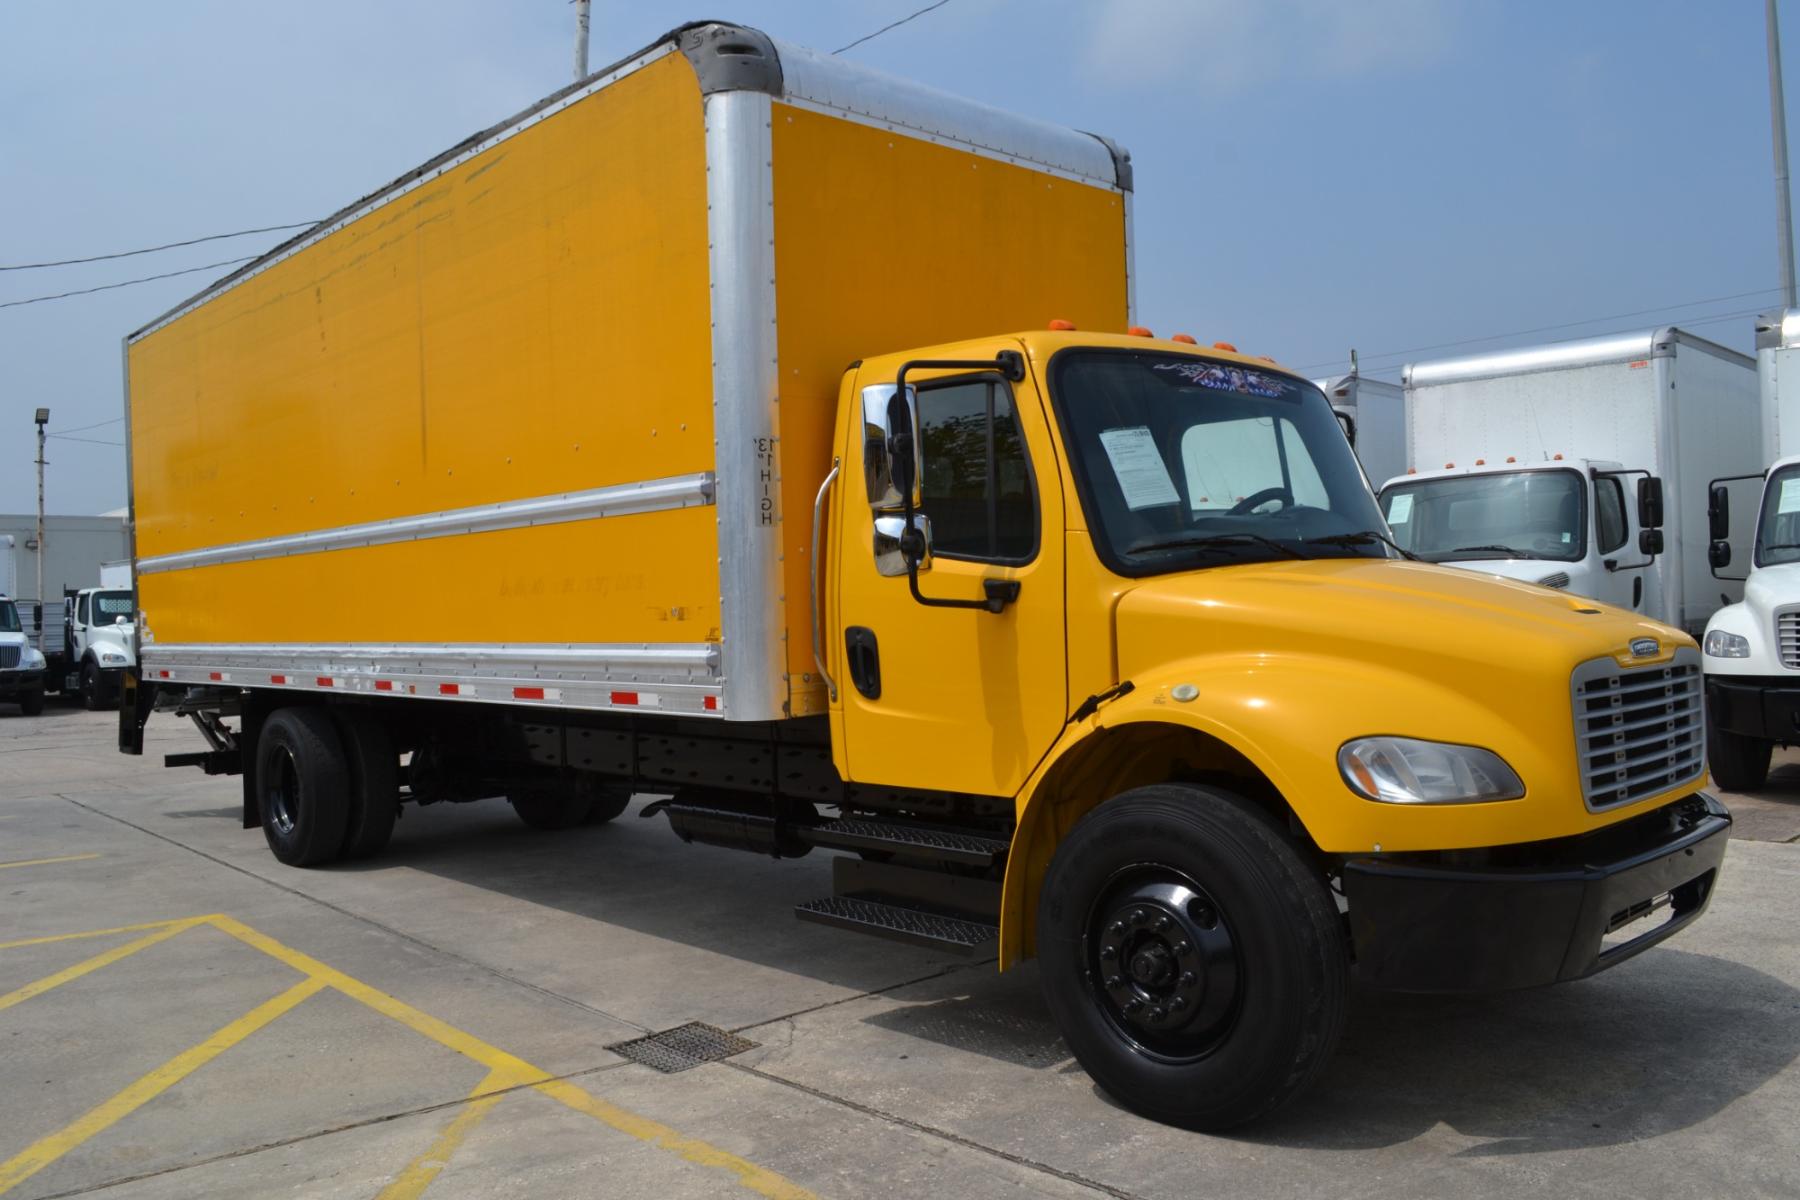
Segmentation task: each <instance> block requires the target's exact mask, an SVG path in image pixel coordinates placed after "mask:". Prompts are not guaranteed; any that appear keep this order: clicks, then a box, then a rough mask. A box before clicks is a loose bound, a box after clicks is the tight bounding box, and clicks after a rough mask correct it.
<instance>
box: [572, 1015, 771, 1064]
mask: <svg viewBox="0 0 1800 1200" xmlns="http://www.w3.org/2000/svg"><path fill="white" fill-rule="evenodd" d="M759 1044H760V1043H757V1042H753V1041H751V1040H750V1039H749V1038H741V1037H739V1036H738V1035H737V1034H735V1033H727V1032H725V1031H724V1030H723V1029H720V1028H718V1027H717V1026H714V1025H707V1024H704V1023H702V1022H700V1021H689V1022H688V1023H687V1024H686V1025H677V1026H676V1027H675V1028H673V1029H665V1030H663V1031H662V1032H661V1033H653V1034H651V1035H650V1036H648V1037H641V1038H633V1039H632V1040H631V1041H629V1042H618V1043H616V1044H614V1045H611V1046H608V1047H607V1049H608V1050H611V1051H612V1052H613V1053H614V1054H618V1055H623V1056H624V1057H626V1058H629V1059H630V1060H631V1061H632V1062H640V1063H643V1064H644V1065H645V1066H646V1067H655V1068H656V1069H657V1070H658V1071H661V1072H662V1073H663V1074H664V1075H673V1074H674V1073H675V1072H677V1071H685V1070H687V1069H688V1068H689V1067H697V1066H699V1065H700V1064H701V1063H709V1062H717V1061H718V1060H719V1059H721V1058H730V1057H731V1056H732V1055H734V1054H742V1053H743V1052H744V1051H746V1050H754V1049H756V1047H757V1046H758V1045H759Z"/></svg>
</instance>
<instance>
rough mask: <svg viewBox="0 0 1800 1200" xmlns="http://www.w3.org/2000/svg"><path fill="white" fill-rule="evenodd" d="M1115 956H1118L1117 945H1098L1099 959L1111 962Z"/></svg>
mask: <svg viewBox="0 0 1800 1200" xmlns="http://www.w3.org/2000/svg"><path fill="white" fill-rule="evenodd" d="M1117 957H1119V948H1118V947H1117V946H1102V947H1100V959H1101V961H1103V962H1111V961H1112V960H1113V959H1115V958H1117Z"/></svg>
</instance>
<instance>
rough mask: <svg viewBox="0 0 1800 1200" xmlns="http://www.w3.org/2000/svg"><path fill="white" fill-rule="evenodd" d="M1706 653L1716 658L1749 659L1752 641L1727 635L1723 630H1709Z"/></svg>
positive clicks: (1734, 635) (1730, 634)
mask: <svg viewBox="0 0 1800 1200" xmlns="http://www.w3.org/2000/svg"><path fill="white" fill-rule="evenodd" d="M1706 652H1707V653H1708V654H1710V655H1712V656H1713V657H1714V658H1749V657H1750V639H1749V638H1747V637H1739V636H1738V635H1737V634H1735V633H1726V632H1725V631H1724V630H1723V629H1709V630H1707V633H1706Z"/></svg>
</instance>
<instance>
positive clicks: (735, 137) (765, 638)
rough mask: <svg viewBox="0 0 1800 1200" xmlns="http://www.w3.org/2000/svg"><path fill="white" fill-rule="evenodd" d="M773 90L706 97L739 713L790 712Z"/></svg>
mask: <svg viewBox="0 0 1800 1200" xmlns="http://www.w3.org/2000/svg"><path fill="white" fill-rule="evenodd" d="M773 116H774V112H773V108H772V107H771V101H770V98H769V96H768V95H767V94H766V93H764V92H714V93H713V94H712V95H710V96H708V97H707V98H706V168H707V170H706V209H707V212H706V233H707V242H708V246H709V249H708V252H707V257H708V267H709V270H710V273H711V277H712V285H711V287H712V300H711V303H712V356H713V370H712V383H713V438H714V442H713V464H714V469H715V470H716V471H717V473H718V491H717V495H718V503H717V505H716V510H717V514H718V537H719V618H720V629H721V630H722V631H723V634H724V636H723V639H722V642H721V648H720V659H721V665H722V672H723V675H724V677H725V682H726V688H727V693H728V696H729V700H730V708H731V710H732V716H733V717H734V718H736V719H738V720H743V721H772V720H777V719H779V718H780V717H782V716H784V715H786V710H787V706H788V680H787V678H786V670H787V668H786V661H785V659H786V655H785V642H784V641H783V634H784V629H785V623H784V620H783V615H784V605H785V603H786V596H785V595H784V594H783V591H782V575H781V522H782V511H781V476H782V462H781V424H780V416H779V413H780V395H779V388H780V370H779V364H778V363H777V362H776V357H777V343H776V338H775V303H776V302H775V192H774V177H773V168H772V166H771V161H770V158H771V151H770V146H771V135H770V129H769V123H770V121H771V120H772V119H773Z"/></svg>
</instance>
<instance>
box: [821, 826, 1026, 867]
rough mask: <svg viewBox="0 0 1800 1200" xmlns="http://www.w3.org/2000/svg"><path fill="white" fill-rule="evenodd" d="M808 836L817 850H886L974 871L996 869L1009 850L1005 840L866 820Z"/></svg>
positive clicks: (823, 827)
mask: <svg viewBox="0 0 1800 1200" xmlns="http://www.w3.org/2000/svg"><path fill="white" fill-rule="evenodd" d="M804 836H805V837H806V839H807V840H808V841H810V842H812V844H813V845H815V846H827V847H830V848H831V849H834V850H886V851H888V852H889V853H892V854H898V855H905V856H907V857H910V858H926V859H931V860H932V861H934V862H951V863H962V864H965V865H967V866H972V867H987V866H992V865H993V864H994V863H995V862H997V861H998V860H999V859H1000V858H1001V857H1002V856H1003V855H1005V853H1006V851H1007V849H1008V844H1007V842H1006V840H1005V839H1003V838H993V837H983V836H981V835H980V834H973V833H964V832H962V831H961V830H959V829H935V828H932V827H931V826H929V825H905V824H901V823H900V822H897V821H872V820H869V819H868V818H866V817H845V818H844V819H842V820H839V821H827V822H825V823H824V824H823V825H813V826H811V827H809V828H807V829H806V830H805V833H804Z"/></svg>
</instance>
